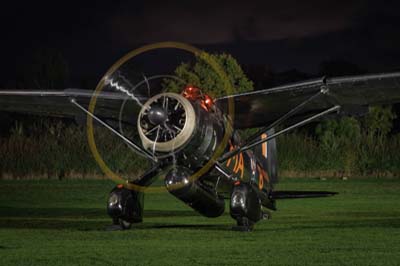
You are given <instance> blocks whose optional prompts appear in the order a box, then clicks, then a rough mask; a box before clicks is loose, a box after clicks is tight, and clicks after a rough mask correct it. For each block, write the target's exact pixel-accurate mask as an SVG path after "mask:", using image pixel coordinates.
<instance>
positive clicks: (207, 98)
mask: <svg viewBox="0 0 400 266" xmlns="http://www.w3.org/2000/svg"><path fill="white" fill-rule="evenodd" d="M204 104H205V106H207V109H208V110H210V109H211V108H212V107H213V105H214V100H213V99H212V98H211V97H210V96H209V95H207V94H205V95H204Z"/></svg>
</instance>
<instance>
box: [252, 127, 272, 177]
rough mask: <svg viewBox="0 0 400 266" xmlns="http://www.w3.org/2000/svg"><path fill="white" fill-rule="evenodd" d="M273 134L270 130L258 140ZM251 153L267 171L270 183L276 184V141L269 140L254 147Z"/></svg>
mask: <svg viewBox="0 0 400 266" xmlns="http://www.w3.org/2000/svg"><path fill="white" fill-rule="evenodd" d="M274 133H275V130H274V129H273V128H272V129H270V130H268V131H267V132H266V133H265V134H262V135H261V136H260V137H259V139H265V138H267V136H270V135H272V134H274ZM253 151H254V154H255V156H256V158H257V161H258V163H259V164H260V165H261V166H262V168H263V169H265V170H266V171H267V173H268V176H269V178H270V181H271V183H272V184H276V183H278V158H277V156H278V154H277V148H276V139H275V138H274V139H271V140H269V141H267V142H264V143H262V144H261V145H258V146H256V147H254V150H253Z"/></svg>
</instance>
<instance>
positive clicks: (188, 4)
mask: <svg viewBox="0 0 400 266" xmlns="http://www.w3.org/2000/svg"><path fill="white" fill-rule="evenodd" d="M363 5H364V4H363V1H344V2H342V3H340V2H338V1H315V0H313V1H289V0H281V1H263V2H260V3H257V2H251V1H249V2H246V3H244V2H238V1H236V2H233V1H231V2H221V1H201V2H197V3H196V2H192V1H185V2H164V3H163V4H159V3H146V4H144V5H141V6H140V7H138V6H136V5H134V4H130V5H127V4H121V6H120V8H119V9H118V12H116V13H115V14H114V15H113V16H111V17H110V18H109V27H110V35H112V36H113V37H114V38H116V39H117V40H119V41H120V42H127V43H130V44H134V43H143V42H146V43H147V42H155V41H165V40H179V41H184V42H190V43H196V44H209V43H227V42H232V41H236V40H238V39H240V40H248V41H266V40H277V39H288V38H302V37H307V36H312V35H318V34H321V33H327V32H332V31H340V30H344V29H348V28H351V27H354V26H355V25H356V24H357V21H358V20H357V17H358V16H360V14H359V10H360V9H362V6H363ZM137 9H140V12H135V11H137Z"/></svg>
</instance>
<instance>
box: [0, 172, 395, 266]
mask: <svg viewBox="0 0 400 266" xmlns="http://www.w3.org/2000/svg"><path fill="white" fill-rule="evenodd" d="M112 187H113V183H111V182H109V181H76V180H75V181H0V265H66V264H69V265H353V266H354V265H399V264H400V180H377V179H368V180H347V181H342V180H327V181H321V180H316V179H313V180H311V179H308V180H307V179H296V180H283V181H282V182H281V183H280V184H279V189H291V190H293V189H298V190H312V189H315V190H331V191H337V192H339V193H340V194H339V195H337V196H335V197H330V198H320V199H302V200H284V201H280V202H278V209H279V210H278V211H277V212H275V213H273V217H272V220H269V221H261V222H260V223H258V224H257V225H256V227H255V230H254V231H253V232H251V233H242V232H233V231H231V230H230V228H231V226H232V225H233V224H234V221H233V220H231V218H230V217H229V213H226V214H225V215H224V216H223V217H219V218H216V219H209V218H204V217H201V216H199V215H197V214H196V213H195V212H193V211H192V210H191V209H190V208H188V207H186V206H185V205H184V204H183V203H181V202H179V201H178V200H176V199H175V198H173V197H172V196H170V195H169V194H167V192H164V193H154V194H149V195H147V196H146V203H145V210H146V212H145V221H144V223H143V224H141V225H140V226H137V228H135V229H133V230H130V231H123V232H106V231H104V230H103V229H104V227H105V226H106V225H107V224H109V223H110V219H109V218H108V217H107V215H106V213H105V202H106V200H107V194H108V192H109V190H111V189H112Z"/></svg>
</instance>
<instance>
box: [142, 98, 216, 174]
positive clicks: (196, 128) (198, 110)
mask: <svg viewBox="0 0 400 266" xmlns="http://www.w3.org/2000/svg"><path fill="white" fill-rule="evenodd" d="M137 126H138V132H139V136H140V139H141V141H142V145H143V147H144V148H145V149H147V150H149V151H150V152H152V153H153V154H154V155H155V156H157V157H159V158H163V157H166V156H170V155H174V156H175V158H176V160H177V161H178V163H179V164H180V165H185V166H187V167H189V168H192V167H193V166H195V167H196V166H201V165H202V164H204V162H205V161H207V160H209V159H210V158H211V156H212V155H213V153H214V152H215V149H216V147H217V144H219V143H220V141H221V139H222V137H223V134H224V123H223V118H222V117H221V115H218V112H217V110H215V109H214V110H211V109H210V110H209V109H207V108H204V106H202V103H201V101H199V100H196V99H187V98H185V97H184V96H183V95H181V94H177V93H172V92H166V93H160V94H158V95H156V96H154V97H152V98H150V99H149V100H148V101H147V102H146V103H145V104H144V105H143V107H142V109H141V111H140V114H139V117H138V123H137Z"/></svg>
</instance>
